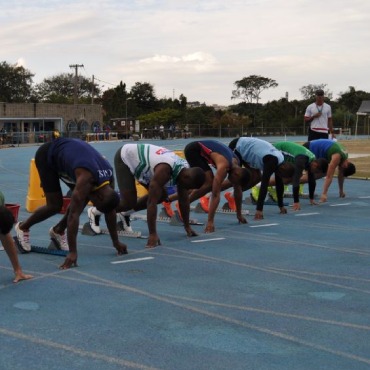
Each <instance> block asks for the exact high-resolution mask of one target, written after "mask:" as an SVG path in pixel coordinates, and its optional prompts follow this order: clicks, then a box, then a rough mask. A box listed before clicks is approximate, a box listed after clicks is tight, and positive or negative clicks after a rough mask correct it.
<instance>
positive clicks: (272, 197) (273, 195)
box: [267, 186, 278, 202]
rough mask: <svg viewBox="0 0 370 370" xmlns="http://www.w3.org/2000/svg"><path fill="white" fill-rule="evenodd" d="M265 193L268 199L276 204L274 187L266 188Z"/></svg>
mask: <svg viewBox="0 0 370 370" xmlns="http://www.w3.org/2000/svg"><path fill="white" fill-rule="evenodd" d="M267 192H268V195H269V197H270V199H271V200H273V201H274V202H277V201H278V199H277V192H276V189H275V187H274V186H269V187H268V188H267Z"/></svg>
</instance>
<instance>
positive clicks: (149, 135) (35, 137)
mask: <svg viewBox="0 0 370 370" xmlns="http://www.w3.org/2000/svg"><path fill="white" fill-rule="evenodd" d="M335 133H336V136H337V137H338V138H344V139H348V138H351V137H353V133H354V131H353V130H351V129H350V128H346V129H342V128H336V129H335ZM357 134H358V135H359V136H363V135H365V136H366V135H367V136H370V133H369V129H368V127H362V126H359V127H358V132H357ZM285 135H286V136H289V137H292V136H306V135H307V127H305V128H303V127H296V128H289V129H286V130H281V128H262V127H255V128H252V127H248V128H237V127H226V128H225V127H213V126H210V125H209V126H207V125H205V126H202V125H196V124H193V125H188V127H187V129H186V130H185V129H175V130H170V129H164V130H158V129H143V130H142V131H141V132H139V133H135V134H132V135H130V139H133V140H137V139H141V140H145V139H163V140H164V139H180V138H199V137H215V138H234V137H239V136H254V137H264V136H265V137H271V136H285ZM51 136H52V131H39V132H12V133H10V134H9V133H8V134H7V133H1V132H0V145H2V146H5V145H8V146H9V145H12V146H17V145H20V144H42V143H46V142H49V141H50V140H51ZM62 136H64V137H72V138H78V139H82V140H85V141H88V142H91V141H103V140H118V139H122V138H120V137H119V136H118V135H117V133H116V132H109V133H107V132H102V133H92V132H91V133H90V132H89V133H88V132H80V131H70V132H63V133H62Z"/></svg>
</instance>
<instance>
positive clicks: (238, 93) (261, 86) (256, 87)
mask: <svg viewBox="0 0 370 370" xmlns="http://www.w3.org/2000/svg"><path fill="white" fill-rule="evenodd" d="M234 85H235V86H236V90H233V91H232V96H231V99H242V100H243V101H244V102H246V103H253V102H254V101H255V102H256V103H257V104H258V102H259V101H260V99H261V93H262V91H264V90H266V89H269V88H275V87H277V86H279V85H278V83H277V82H276V81H275V80H272V79H271V78H267V77H262V76H256V75H251V76H249V77H244V78H242V79H241V80H239V81H235V82H234Z"/></svg>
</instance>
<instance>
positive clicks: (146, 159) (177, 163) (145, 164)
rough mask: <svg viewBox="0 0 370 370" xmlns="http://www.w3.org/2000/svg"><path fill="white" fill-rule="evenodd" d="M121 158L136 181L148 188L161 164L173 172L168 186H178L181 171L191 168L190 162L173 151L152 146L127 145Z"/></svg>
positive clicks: (122, 151) (122, 150)
mask: <svg viewBox="0 0 370 370" xmlns="http://www.w3.org/2000/svg"><path fill="white" fill-rule="evenodd" d="M121 158H122V161H123V162H124V163H125V164H126V165H127V166H128V167H129V168H130V171H131V173H132V174H133V175H134V176H135V178H136V180H137V181H138V182H139V183H140V184H143V185H146V186H148V185H149V183H150V180H151V179H152V178H153V175H154V169H155V167H156V166H157V165H158V164H160V163H167V164H168V165H169V166H170V167H171V170H172V171H171V180H170V181H169V182H168V183H167V184H166V186H173V185H176V179H177V176H178V175H179V173H180V172H181V170H183V169H184V168H189V164H188V162H187V161H186V160H185V159H183V158H181V157H179V156H178V155H177V154H175V153H174V152H173V151H172V150H169V149H166V148H163V147H160V146H156V145H151V144H125V145H123V147H122V149H121Z"/></svg>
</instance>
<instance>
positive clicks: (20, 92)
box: [0, 62, 34, 103]
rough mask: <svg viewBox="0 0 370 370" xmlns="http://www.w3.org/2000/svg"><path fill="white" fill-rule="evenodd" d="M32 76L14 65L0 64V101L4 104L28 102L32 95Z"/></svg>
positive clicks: (27, 71)
mask: <svg viewBox="0 0 370 370" xmlns="http://www.w3.org/2000/svg"><path fill="white" fill-rule="evenodd" d="M33 77H34V74H32V73H31V72H30V71H29V70H27V69H25V68H24V67H22V66H18V65H16V64H13V65H11V64H9V63H7V62H1V63H0V101H2V102H6V103H24V102H28V101H29V100H30V98H31V95H32V78H33Z"/></svg>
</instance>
